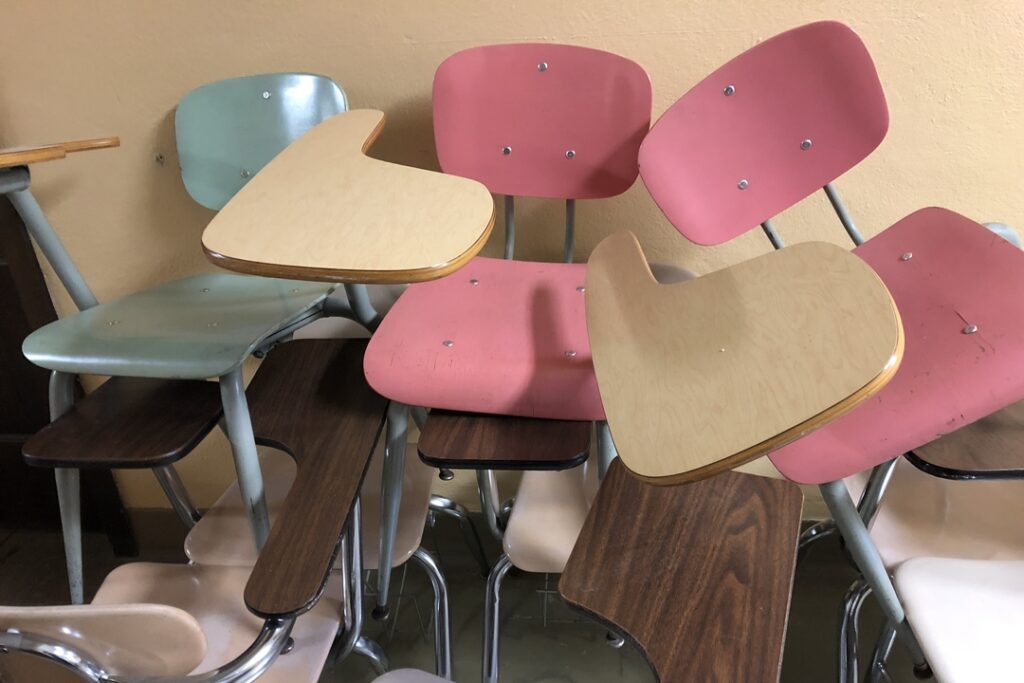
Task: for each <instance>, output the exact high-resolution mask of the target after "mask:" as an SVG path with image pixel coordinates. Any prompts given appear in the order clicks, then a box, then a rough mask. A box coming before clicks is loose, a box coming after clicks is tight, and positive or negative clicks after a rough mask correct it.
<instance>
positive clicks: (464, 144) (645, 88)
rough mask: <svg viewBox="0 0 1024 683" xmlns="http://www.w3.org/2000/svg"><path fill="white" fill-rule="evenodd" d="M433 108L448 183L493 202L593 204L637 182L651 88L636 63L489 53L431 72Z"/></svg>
mask: <svg viewBox="0 0 1024 683" xmlns="http://www.w3.org/2000/svg"><path fill="white" fill-rule="evenodd" d="M433 106H434V138H435V142H436V144H437V157H438V159H439V160H440V162H441V168H442V170H444V172H445V173H452V174H455V175H460V176H465V177H467V178H473V179H474V180H478V181H480V182H482V183H483V184H484V185H486V186H487V187H488V188H489V189H490V190H491V192H493V193H495V194H502V195H510V196H517V195H518V196H528V197H548V198H558V199H597V198H602V197H612V196H615V195H617V194H621V193H622V192H625V191H626V190H627V189H629V187H630V186H631V185H632V184H633V182H634V181H635V180H636V176H637V154H638V151H639V149H640V143H641V142H642V141H643V139H644V136H645V135H646V134H647V131H648V129H649V128H650V123H651V82H650V78H649V77H648V75H647V72H646V71H644V69H643V67H641V66H640V65H639V64H637V63H636V62H632V61H630V60H628V59H626V58H624V57H620V56H619V55H615V54H612V53H610V52H604V51H602V50H594V49H591V48H585V47H578V46H574V45H556V44H550V43H521V44H511V45H488V46H483V47H474V48H470V49H468V50H463V51H461V52H457V53H456V54H454V55H452V56H451V57H449V58H448V59H446V60H445V61H444V62H443V63H442V64H441V66H440V67H438V69H437V73H436V75H435V76H434V92H433Z"/></svg>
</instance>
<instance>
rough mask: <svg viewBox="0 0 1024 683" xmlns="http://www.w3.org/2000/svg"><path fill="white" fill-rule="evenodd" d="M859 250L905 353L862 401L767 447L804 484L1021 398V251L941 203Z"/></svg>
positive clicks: (886, 455) (854, 468)
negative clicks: (885, 291) (891, 306)
mask: <svg viewBox="0 0 1024 683" xmlns="http://www.w3.org/2000/svg"><path fill="white" fill-rule="evenodd" d="M854 251H855V253H856V254H858V255H859V256H860V257H861V258H863V259H864V260H865V261H866V262H867V263H868V264H870V265H871V267H872V268H874V270H875V272H877V273H878V275H879V277H881V278H882V280H883V281H884V282H885V284H886V286H887V287H888V288H889V291H890V293H891V294H892V297H893V300H894V301H895V302H896V306H897V308H898V309H899V311H900V315H901V316H902V318H903V328H904V332H905V335H906V348H905V352H904V355H903V363H902V365H901V366H900V368H899V370H898V371H897V373H896V375H895V377H894V378H893V379H892V381H891V382H889V384H887V385H886V386H885V388H883V389H882V390H881V391H880V392H879V393H878V394H877V395H875V396H873V397H872V398H871V399H869V400H868V401H867V402H865V403H864V404H863V405H861V406H859V407H858V408H856V409H855V410H853V411H851V412H850V413H847V414H846V415H844V416H843V417H840V418H839V419H837V420H835V421H833V422H830V423H829V424H827V425H826V426H825V427H823V428H822V429H819V430H818V431H816V432H813V433H812V434H810V435H808V436H806V437H804V438H802V439H800V440H798V441H796V442H794V443H792V444H790V445H788V446H786V447H784V448H782V449H780V450H778V451H776V452H775V453H773V454H772V455H771V456H770V457H771V460H772V462H773V463H774V464H775V466H776V467H778V468H779V470H780V471H781V472H782V473H783V474H784V475H785V476H787V477H788V478H790V479H792V480H794V481H797V482H799V483H804V484H820V483H823V482H827V481H834V480H837V479H842V478H844V477H847V476H849V475H851V474H853V473H855V472H859V471H862V470H866V469H869V468H871V467H873V466H875V465H877V464H879V463H881V462H884V461H886V460H889V459H891V458H894V457H897V456H899V455H901V454H902V453H904V452H906V451H908V450H912V449H914V448H917V447H919V446H922V445H924V444H926V443H928V442H930V441H933V440H934V439H936V438H938V437H940V436H942V435H943V434H946V433H948V432H952V431H955V430H956V429H959V428H960V427H963V426H964V425H967V424H970V423H971V422H974V421H975V420H979V419H981V418H983V417H985V416H986V415H989V414H991V413H993V412H995V411H997V410H1000V409H1001V408H1003V407H1005V406H1007V405H1009V404H1010V403H1014V402H1016V401H1019V400H1021V398H1024V252H1021V251H1020V250H1019V249H1017V248H1016V247H1014V246H1013V245H1011V244H1009V243H1008V242H1006V241H1004V240H1003V239H1001V238H1000V237H998V236H997V235H994V234H993V233H991V232H989V231H988V230H986V229H985V228H984V227H983V226H981V225H979V224H977V223H975V222H974V221H971V220H969V219H967V218H964V217H963V216H960V215H958V214H956V213H953V212H952V211H947V210H945V209H938V208H929V209H922V210H920V211H917V212H916V213H913V214H911V215H909V216H907V217H906V218H904V219H903V220H901V221H899V222H898V223H896V224H895V225H893V226H892V227H891V228H889V229H888V230H886V231H884V232H883V233H881V234H880V235H878V236H877V237H875V238H873V239H871V240H869V241H868V242H866V243H864V244H863V245H861V246H860V247H858V248H857V249H855V250H854ZM970 325H976V326H977V331H975V332H972V333H969V334H968V333H966V332H968V331H969V329H970V328H969V327H968V326H970Z"/></svg>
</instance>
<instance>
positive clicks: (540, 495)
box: [502, 458, 598, 574]
mask: <svg viewBox="0 0 1024 683" xmlns="http://www.w3.org/2000/svg"><path fill="white" fill-rule="evenodd" d="M594 460H596V459H594V458H591V459H589V460H587V461H586V462H584V463H583V464H582V465H580V466H579V467H574V468H572V469H569V470H561V471H558V472H536V471H528V472H524V473H523V478H522V481H521V482H520V483H519V489H518V491H517V492H516V499H515V501H516V502H515V505H514V506H513V508H512V514H511V516H510V517H509V520H508V524H507V525H506V527H505V534H504V537H503V539H502V546H503V549H504V551H505V555H506V556H507V557H508V559H509V561H510V562H511V563H512V565H513V566H515V567H517V568H519V569H522V570H523V571H528V572H537V573H551V574H560V573H561V572H562V570H563V569H565V563H566V562H568V561H569V555H570V554H572V549H573V546H574V545H576V539H577V538H578V537H579V535H580V530H582V529H583V523H584V522H585V521H586V519H587V513H588V512H589V511H590V504H591V503H592V502H593V500H594V496H596V495H597V488H598V479H597V465H596V462H594Z"/></svg>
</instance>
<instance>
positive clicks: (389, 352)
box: [363, 257, 604, 420]
mask: <svg viewBox="0 0 1024 683" xmlns="http://www.w3.org/2000/svg"><path fill="white" fill-rule="evenodd" d="M585 269H586V266H585V265H584V264H578V265H576V264H563V263H536V262H530V261H506V260H502V259H492V258H483V257H480V258H475V259H473V260H472V261H470V262H469V264H468V265H466V266H465V267H463V268H462V269H461V270H459V272H458V273H456V274H454V275H450V276H448V277H446V278H443V279H441V280H436V281H434V282H427V283H423V284H417V285H413V286H411V287H409V289H407V290H406V291H405V293H404V294H402V296H401V297H400V298H399V299H398V301H397V302H396V303H395V305H394V307H393V308H392V309H391V311H390V312H389V313H388V315H387V317H386V318H385V319H384V322H383V323H382V324H381V326H380V327H379V328H378V329H377V331H376V332H375V333H374V335H373V338H372V339H371V340H370V344H369V347H368V348H367V350H366V356H365V357H364V361H363V367H364V369H365V370H366V379H367V381H369V383H370V386H372V387H373V388H374V389H375V390H376V391H377V392H378V393H380V394H381V395H383V396H386V397H388V398H390V399H393V400H395V401H400V402H402V403H406V404H409V405H415V406H428V407H431V408H444V409H448V410H461V411H471V412H476V413H493V414H500V415H517V416H522V417H539V418H549V419H555V420H603V419H604V408H603V407H602V405H601V398H600V396H599V394H598V391H597V381H596V380H595V378H594V367H593V364H592V362H591V358H590V344H589V342H588V339H587V325H586V318H585V316H584V311H583V291H582V287H583V282H584V274H585Z"/></svg>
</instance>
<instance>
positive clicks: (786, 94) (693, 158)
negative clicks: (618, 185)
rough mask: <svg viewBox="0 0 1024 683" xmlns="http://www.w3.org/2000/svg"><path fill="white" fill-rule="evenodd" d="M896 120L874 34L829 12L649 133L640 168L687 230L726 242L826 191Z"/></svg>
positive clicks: (700, 92) (717, 78)
mask: <svg viewBox="0 0 1024 683" xmlns="http://www.w3.org/2000/svg"><path fill="white" fill-rule="evenodd" d="M888 127H889V111H888V108H887V107H886V103H885V95H884V94H883V92H882V86H881V84H880V83H879V80H878V74H877V73H876V71H875V66H874V63H873V62H872V60H871V56H870V55H869V54H868V51H867V49H866V48H865V46H864V43H863V42H862V41H861V39H860V38H859V37H858V36H857V35H856V34H855V33H854V32H853V31H852V30H851V29H850V28H849V27H847V26H845V25H843V24H840V23H837V22H833V21H823V22H819V23H815V24H809V25H807V26H803V27H800V28H797V29H793V30H792V31H787V32H786V33H782V34H780V35H778V36H776V37H774V38H771V39H769V40H766V41H764V42H763V43H761V44H760V45H757V46H756V47H754V48H751V49H750V50H748V51H746V52H744V53H743V54H741V55H740V56H738V57H736V58H735V59H733V60H732V61H731V62H729V63H728V64H726V65H725V66H723V67H722V68H720V69H718V70H717V71H715V72H714V73H713V74H711V75H710V76H708V77H707V78H705V79H704V80H703V81H701V82H700V83H699V84H698V85H696V86H695V87H694V88H693V89H691V90H690V91H689V92H687V93H686V94H685V95H683V97H682V98H680V99H679V100H678V101H677V102H676V103H675V104H674V105H672V106H671V107H670V108H669V109H668V110H667V111H666V112H665V114H664V115H663V116H662V117H661V119H659V120H658V122H657V123H656V124H655V125H654V128H653V129H652V130H651V133H650V134H649V135H648V136H647V139H646V140H645V141H644V143H643V146H642V147H641V149H640V174H641V176H642V177H643V180H644V183H645V184H646V185H647V188H648V190H649V191H650V193H651V195H652V196H653V197H654V200H655V201H656V202H657V203H658V206H659V207H660V208H661V210H662V211H663V212H664V213H665V215H666V216H667V217H668V219H669V220H670V221H671V222H672V223H673V225H675V227H676V229H678V230H679V232H681V233H682V234H683V235H684V236H685V237H686V238H688V239H689V240H691V241H693V242H696V243H697V244H703V245H711V244H719V243H721V242H725V241H727V240H730V239H732V238H733V237H736V236H738V235H740V234H742V233H744V232H746V231H747V230H749V229H751V228H754V227H757V226H758V225H759V224H761V223H763V222H765V221H767V220H768V219H770V218H771V217H772V216H774V215H776V214H777V213H779V212H781V211H782V210H784V209H786V208H787V207H789V206H791V205H793V204H795V203H797V202H798V201H800V200H801V199H803V198H805V197H807V196H808V195H810V194H812V193H814V192H816V191H818V190H820V189H821V188H822V187H824V186H825V185H826V184H827V183H830V182H831V181H833V180H834V179H835V178H837V177H838V176H839V175H841V174H842V173H844V172H845V171H847V170H848V169H850V168H851V167H853V166H854V165H856V164H857V163H858V162H860V161H861V160H862V159H864V157H866V156H867V155H868V154H870V153H871V152H872V150H874V149H875V148H876V147H877V146H878V145H879V144H880V143H881V141H882V139H883V138H884V137H885V133H886V131H887V129H888Z"/></svg>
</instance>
